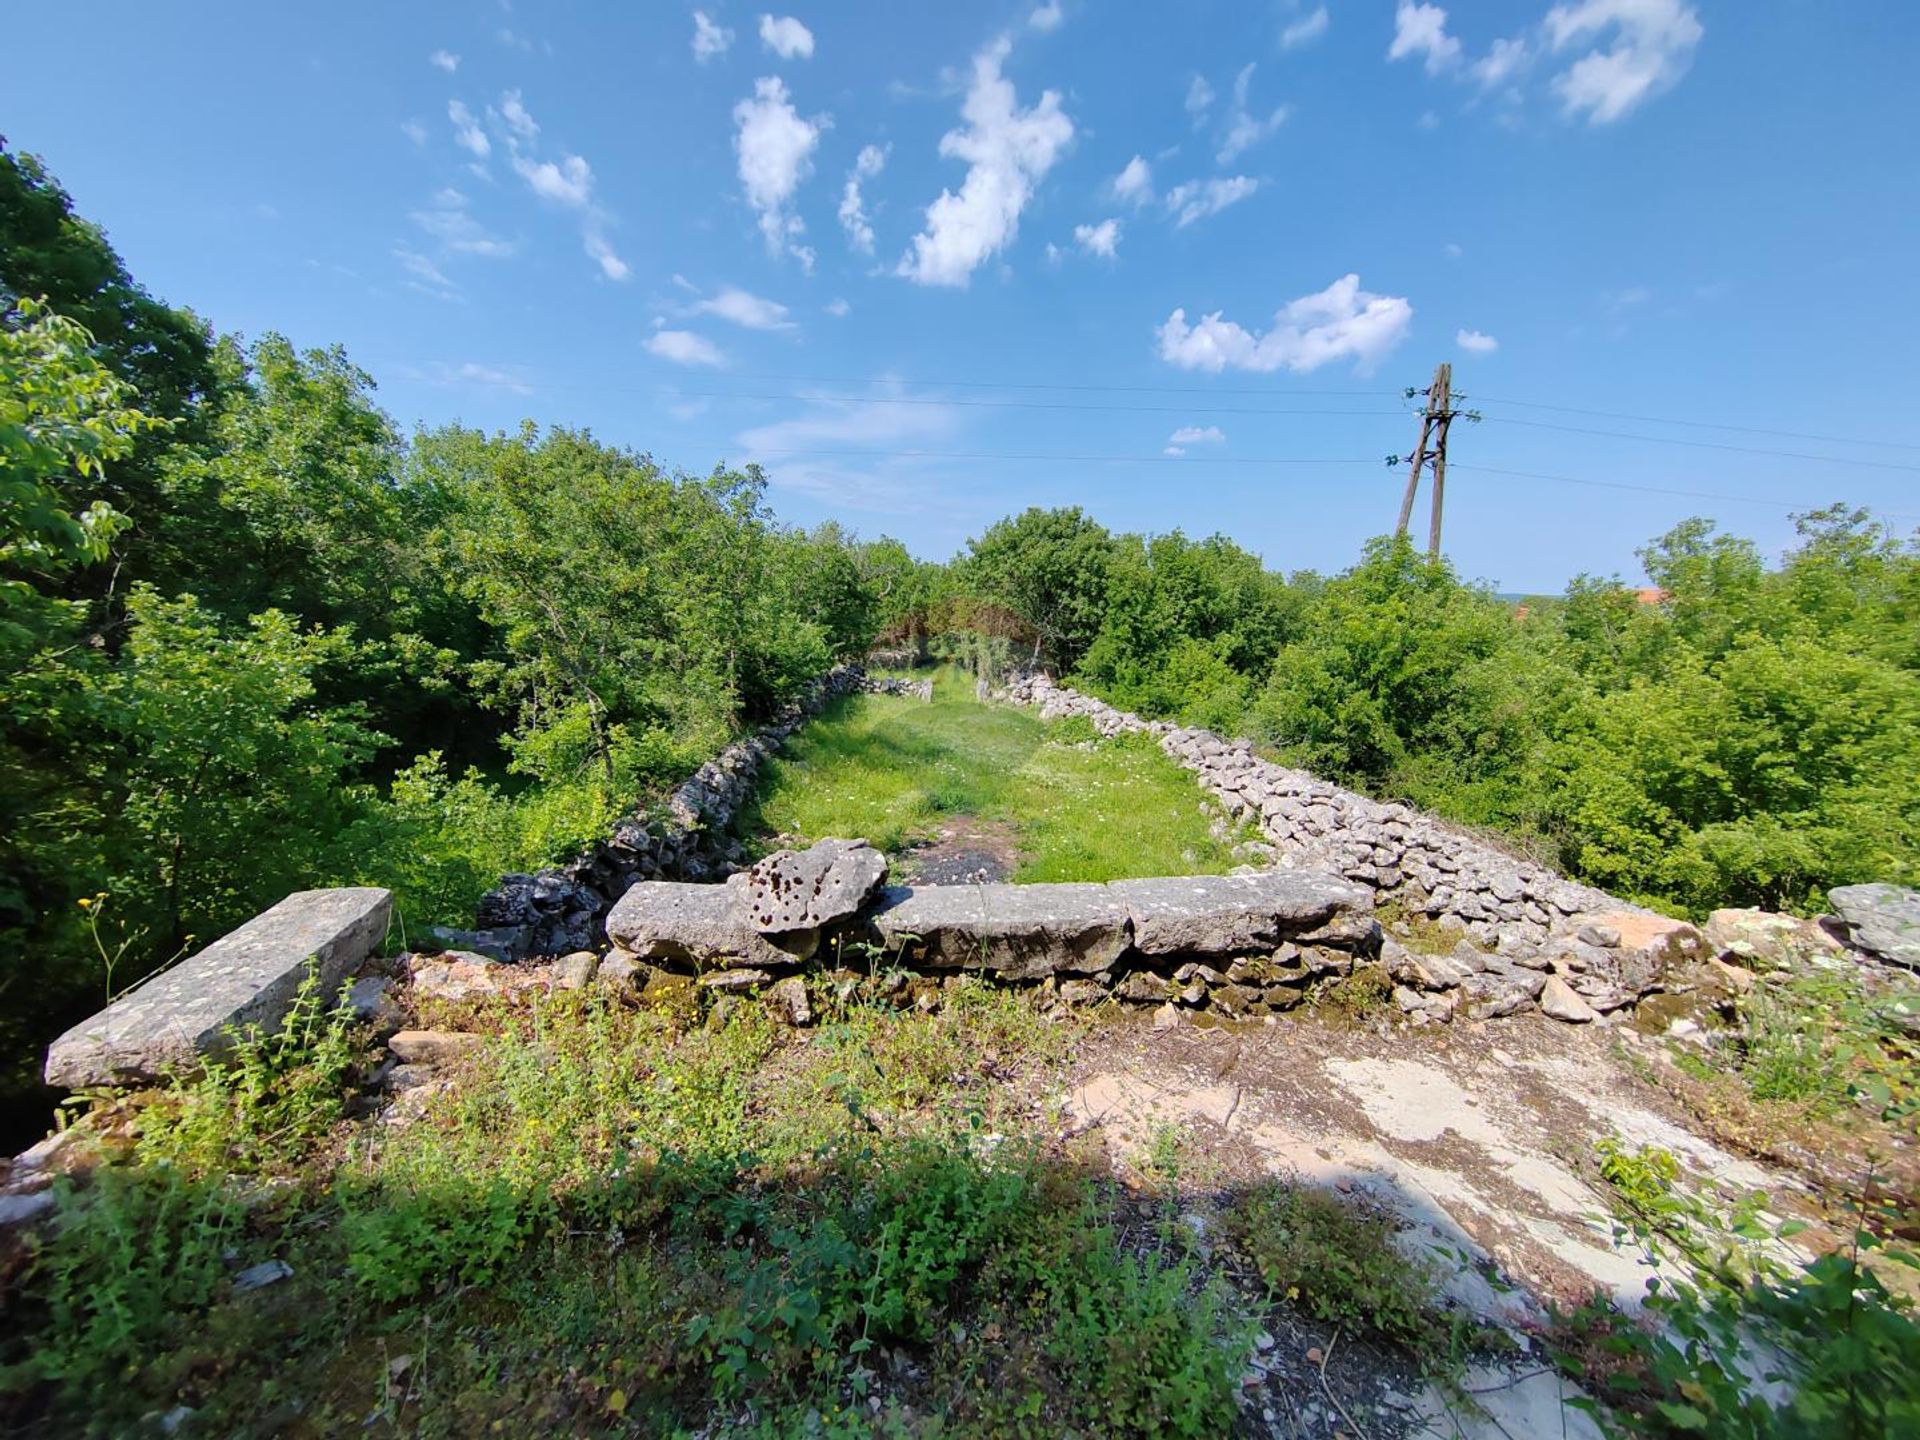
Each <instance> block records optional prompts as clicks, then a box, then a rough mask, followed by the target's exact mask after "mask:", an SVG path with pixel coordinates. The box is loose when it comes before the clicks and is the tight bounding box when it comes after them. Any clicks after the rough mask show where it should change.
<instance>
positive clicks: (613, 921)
mask: <svg viewBox="0 0 1920 1440" xmlns="http://www.w3.org/2000/svg"><path fill="white" fill-rule="evenodd" d="M735 878H736V879H740V878H741V877H735ZM742 883H744V881H743V882H742ZM739 895H740V885H736V884H728V885H691V884H684V883H682V882H679V881H674V880H642V881H640V882H638V883H637V884H635V885H634V886H632V887H631V888H630V889H629V890H628V891H627V893H626V894H625V895H623V896H621V897H620V899H619V901H618V902H617V903H616V904H615V905H614V907H613V909H612V910H611V911H609V912H608V914H607V936H608V938H609V939H611V940H612V941H613V943H614V944H615V945H618V946H619V947H621V948H622V949H623V950H627V951H630V952H631V953H632V954H633V955H634V956H635V957H637V958H638V959H641V960H656V961H661V962H665V963H668V964H677V965H680V966H683V967H685V968H687V969H696V970H697V969H707V968H710V967H713V966H716V965H718V966H726V965H733V964H745V965H760V966H765V965H792V964H794V963H795V962H796V961H800V960H805V959H806V958H807V957H808V956H810V955H812V954H813V951H814V947H815V945H816V944H817V943H818V939H819V936H818V932H816V931H812V930H800V931H795V932H794V933H792V934H790V935H782V936H781V937H780V938H779V941H778V942H777V943H776V942H775V941H773V940H770V939H769V938H768V937H766V936H765V935H762V934H761V933H760V932H759V931H757V930H755V929H754V928H753V927H752V926H751V925H749V924H748V923H747V921H746V918H745V912H744V907H742V906H740V905H739V904H738V897H739Z"/></svg>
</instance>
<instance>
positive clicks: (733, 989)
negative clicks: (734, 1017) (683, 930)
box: [696, 965, 773, 995]
mask: <svg viewBox="0 0 1920 1440" xmlns="http://www.w3.org/2000/svg"><path fill="white" fill-rule="evenodd" d="M771 979H773V976H771V975H769V974H768V973H767V972H766V971H764V970H755V969H753V968H752V967H751V966H744V965H743V966H741V967H739V968H738V969H734V970H713V971H709V972H708V973H707V974H705V975H702V976H701V977H700V979H699V980H698V981H697V982H696V983H697V984H698V985H699V986H700V988H701V989H702V990H711V991H713V992H714V993H715V994H718V995H739V994H743V993H745V992H746V991H749V990H758V989H759V988H760V987H761V986H763V985H765V984H766V983H767V982H768V981H769V980H771Z"/></svg>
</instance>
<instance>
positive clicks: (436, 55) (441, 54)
mask: <svg viewBox="0 0 1920 1440" xmlns="http://www.w3.org/2000/svg"><path fill="white" fill-rule="evenodd" d="M427 63H428V64H429V65H431V66H433V67H434V68H435V69H438V70H444V71H446V72H447V74H449V75H451V74H453V72H454V71H456V70H458V69H459V68H460V57H459V56H458V55H455V54H454V53H453V52H452V51H450V50H436V51H434V52H433V53H432V54H431V55H429V56H427Z"/></svg>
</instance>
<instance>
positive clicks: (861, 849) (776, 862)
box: [740, 840, 887, 935]
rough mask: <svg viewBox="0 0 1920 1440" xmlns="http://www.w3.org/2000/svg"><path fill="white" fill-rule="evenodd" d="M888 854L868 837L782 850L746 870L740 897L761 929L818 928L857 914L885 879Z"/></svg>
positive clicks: (770, 932) (750, 918)
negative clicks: (881, 851) (871, 842)
mask: <svg viewBox="0 0 1920 1440" xmlns="http://www.w3.org/2000/svg"><path fill="white" fill-rule="evenodd" d="M886 878H887V857H886V856H885V855H882V854H881V853H880V852H879V851H878V850H876V849H874V848H873V847H872V846H871V845H869V844H868V843H867V842H866V841H864V840H822V841H819V842H818V843H817V844H814V845H811V846H809V847H808V848H807V849H805V850H779V851H776V852H774V853H773V854H771V855H769V856H767V857H766V859H764V860H761V861H760V862H759V863H758V864H756V865H754V866H753V868H752V869H750V870H748V871H747V878H746V884H745V885H744V887H743V888H742V891H741V895H740V900H741V902H742V904H743V906H744V910H745V914H746V917H747V923H748V924H749V925H751V926H752V927H753V928H754V929H755V930H758V931H759V932H760V933H761V934H763V935H784V934H788V933H790V932H792V931H795V930H817V929H819V928H820V927H822V926H824V925H831V924H833V923H834V922H836V921H839V920H845V919H847V918H848V917H849V916H851V915H854V914H857V913H858V912H859V911H860V909H861V908H862V907H863V906H864V905H865V904H866V903H867V902H868V901H869V900H871V899H872V898H873V894H874V892H875V891H876V890H878V889H879V888H880V887H881V885H883V884H885V883H886Z"/></svg>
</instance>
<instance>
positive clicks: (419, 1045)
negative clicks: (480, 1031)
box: [387, 1030, 480, 1065]
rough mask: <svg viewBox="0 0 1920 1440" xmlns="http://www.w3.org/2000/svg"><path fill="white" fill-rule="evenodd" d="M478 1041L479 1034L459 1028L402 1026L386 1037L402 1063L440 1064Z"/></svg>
mask: <svg viewBox="0 0 1920 1440" xmlns="http://www.w3.org/2000/svg"><path fill="white" fill-rule="evenodd" d="M479 1043H480V1037H479V1036H478V1035H468V1034H466V1033H464V1032H463V1031H459V1030H401V1031H399V1032H397V1033H396V1034H395V1035H394V1036H393V1037H392V1038H391V1039H389V1040H388V1041H387V1049H389V1050H391V1051H392V1052H393V1054H394V1058H395V1059H397V1060H399V1061H400V1062H401V1064H403V1065H440V1064H444V1063H445V1062H446V1061H448V1060H451V1059H453V1058H454V1057H455V1056H458V1055H463V1054H465V1053H466V1052H467V1051H469V1050H471V1049H473V1048H474V1046H476V1045H478V1044H479Z"/></svg>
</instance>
